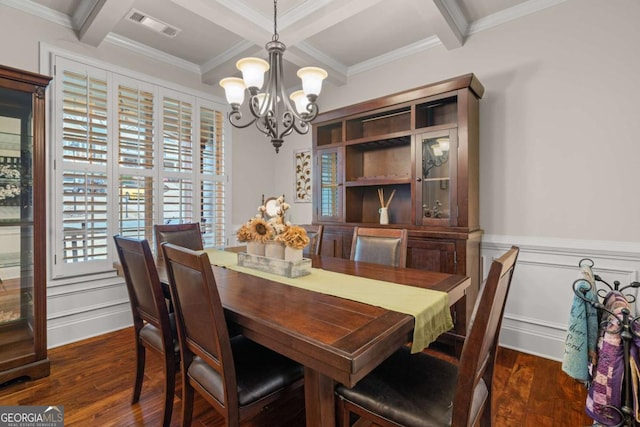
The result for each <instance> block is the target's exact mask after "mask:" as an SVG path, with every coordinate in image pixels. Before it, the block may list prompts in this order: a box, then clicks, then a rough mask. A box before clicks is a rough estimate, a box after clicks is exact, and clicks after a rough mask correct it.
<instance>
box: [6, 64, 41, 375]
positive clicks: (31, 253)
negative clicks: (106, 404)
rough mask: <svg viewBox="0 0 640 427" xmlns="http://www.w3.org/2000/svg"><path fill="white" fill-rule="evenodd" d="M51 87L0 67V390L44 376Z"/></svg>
mask: <svg viewBox="0 0 640 427" xmlns="http://www.w3.org/2000/svg"><path fill="white" fill-rule="evenodd" d="M50 80H51V78H50V77H47V76H43V75H39V74H34V73H30V72H26V71H21V70H17V69H14V68H9V67H5V66H0V384H3V383H6V382H7V381H10V380H13V379H16V378H20V377H29V378H31V379H34V378H40V377H43V376H46V375H49V360H48V359H47V339H46V337H47V330H46V272H45V263H46V261H45V236H46V228H45V215H46V214H45V91H46V87H47V85H48V84H49V81H50Z"/></svg>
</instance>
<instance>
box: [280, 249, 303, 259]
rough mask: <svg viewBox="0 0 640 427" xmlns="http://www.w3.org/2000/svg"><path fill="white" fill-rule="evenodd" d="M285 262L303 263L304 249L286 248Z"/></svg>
mask: <svg viewBox="0 0 640 427" xmlns="http://www.w3.org/2000/svg"><path fill="white" fill-rule="evenodd" d="M284 260H285V261H301V260H302V249H296V248H292V247H290V246H285V248H284Z"/></svg>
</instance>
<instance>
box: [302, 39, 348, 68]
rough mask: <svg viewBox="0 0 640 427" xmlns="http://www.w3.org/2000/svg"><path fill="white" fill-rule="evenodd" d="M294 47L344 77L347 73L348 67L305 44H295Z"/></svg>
mask: <svg viewBox="0 0 640 427" xmlns="http://www.w3.org/2000/svg"><path fill="white" fill-rule="evenodd" d="M295 47H296V48H297V49H300V51H302V52H304V53H306V54H307V55H309V56H311V57H312V58H315V59H317V60H318V61H319V62H322V63H323V64H327V65H328V66H330V67H331V68H333V69H334V70H337V71H339V72H340V73H342V74H344V75H345V76H346V75H347V72H348V71H349V69H348V67H347V66H346V65H344V64H343V63H342V62H340V61H337V60H336V59H335V58H333V57H331V56H329V55H327V54H325V53H324V52H322V51H321V50H318V49H316V48H315V47H313V46H311V45H310V44H309V43H307V42H300V43H296V45H295Z"/></svg>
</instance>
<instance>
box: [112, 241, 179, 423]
mask: <svg viewBox="0 0 640 427" xmlns="http://www.w3.org/2000/svg"><path fill="white" fill-rule="evenodd" d="M113 238H114V240H115V245H116V249H117V252H118V257H119V258H120V265H121V268H122V272H123V274H124V278H125V282H126V285H127V291H128V292H129V301H130V302H131V312H132V314H133V326H134V330H135V339H136V379H135V384H134V386H133V398H132V399H131V403H132V404H133V403H136V402H138V401H139V400H140V392H141V391H142V380H143V378H144V367H145V358H146V349H147V348H148V349H151V350H153V351H157V352H158V353H160V355H162V358H163V359H164V364H163V365H162V368H163V371H164V377H165V382H164V409H163V412H162V425H163V426H169V425H170V424H171V413H172V411H173V396H174V392H175V377H176V370H177V369H178V368H179V362H180V352H179V346H178V339H177V335H176V328H175V321H174V319H173V315H170V314H169V312H168V309H167V306H166V304H165V299H164V295H163V292H162V285H161V284H160V279H159V277H158V271H157V270H156V265H155V261H154V259H153V255H152V254H151V248H150V246H149V242H148V241H147V240H136V239H131V238H127V237H121V236H114V237H113Z"/></svg>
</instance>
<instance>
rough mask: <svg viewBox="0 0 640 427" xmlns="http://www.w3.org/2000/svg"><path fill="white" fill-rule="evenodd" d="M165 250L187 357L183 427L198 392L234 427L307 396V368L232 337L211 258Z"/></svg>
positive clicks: (187, 423)
mask: <svg viewBox="0 0 640 427" xmlns="http://www.w3.org/2000/svg"><path fill="white" fill-rule="evenodd" d="M162 249H163V251H164V257H165V261H166V264H167V273H168V276H169V287H170V291H171V297H172V299H173V301H174V306H175V312H176V324H177V328H178V340H179V342H180V350H181V352H182V366H181V369H182V404H183V406H182V425H183V426H185V427H188V426H190V425H191V418H192V412H193V401H194V391H197V392H198V393H199V394H200V395H202V396H203V397H204V399H205V400H206V401H207V402H209V404H211V406H213V407H214V408H215V409H216V410H217V411H218V412H219V413H220V414H222V415H223V417H224V419H225V425H226V426H234V427H235V426H238V425H239V424H240V423H241V422H245V421H248V420H253V419H255V418H254V417H256V416H258V415H259V416H261V417H262V416H264V413H265V412H267V411H276V410H277V408H278V405H281V404H282V402H287V401H289V399H290V398H292V397H293V396H294V395H295V394H301V393H302V390H303V389H302V385H303V383H304V380H303V367H302V366H301V365H299V364H297V363H295V362H293V361H291V360H289V359H287V358H285V357H284V356H281V355H279V354H277V353H275V352H273V351H271V350H269V349H267V348H265V347H263V346H261V345H259V344H257V343H255V342H253V341H251V340H249V339H248V338H246V337H244V336H243V335H236V336H234V337H230V335H229V332H228V329H227V323H226V321H225V316H224V310H223V308H222V302H221V300H220V295H219V293H218V288H217V286H216V281H215V278H214V275H213V271H212V268H211V264H210V261H209V257H208V256H207V253H206V252H204V251H192V250H190V249H186V248H182V247H179V246H176V245H173V244H170V243H165V244H163V245H162ZM258 424H259V423H258ZM270 425H271V423H270Z"/></svg>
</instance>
